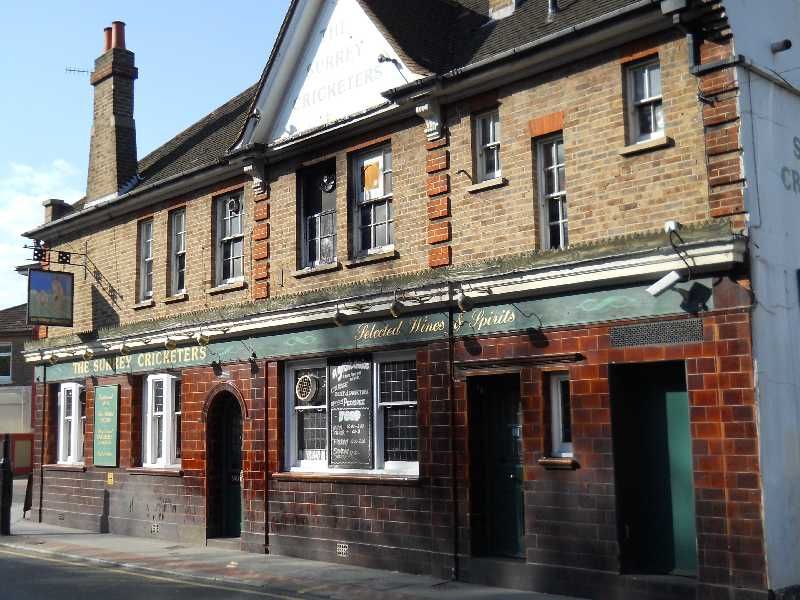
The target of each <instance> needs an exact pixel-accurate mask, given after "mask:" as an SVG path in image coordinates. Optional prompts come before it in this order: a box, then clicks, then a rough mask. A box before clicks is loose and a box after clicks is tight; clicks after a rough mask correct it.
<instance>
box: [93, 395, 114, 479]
mask: <svg viewBox="0 0 800 600" xmlns="http://www.w3.org/2000/svg"><path fill="white" fill-rule="evenodd" d="M118 448H119V386H118V385H100V386H98V387H96V388H94V464H95V466H97V467H116V466H118V458H117V449H118Z"/></svg>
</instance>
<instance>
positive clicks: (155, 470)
mask: <svg viewBox="0 0 800 600" xmlns="http://www.w3.org/2000/svg"><path fill="white" fill-rule="evenodd" d="M125 472H126V473H130V474H131V475H152V476H157V477H183V470H181V469H170V468H160V467H130V468H128V469H125Z"/></svg>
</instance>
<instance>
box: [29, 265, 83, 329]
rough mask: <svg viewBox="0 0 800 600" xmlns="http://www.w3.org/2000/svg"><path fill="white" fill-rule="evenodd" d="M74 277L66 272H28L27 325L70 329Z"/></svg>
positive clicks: (37, 270)
mask: <svg viewBox="0 0 800 600" xmlns="http://www.w3.org/2000/svg"><path fill="white" fill-rule="evenodd" d="M73 289H74V277H73V275H72V273H69V272H66V271H45V270H43V269H30V270H29V271H28V325H51V326H55V327H72V309H73Z"/></svg>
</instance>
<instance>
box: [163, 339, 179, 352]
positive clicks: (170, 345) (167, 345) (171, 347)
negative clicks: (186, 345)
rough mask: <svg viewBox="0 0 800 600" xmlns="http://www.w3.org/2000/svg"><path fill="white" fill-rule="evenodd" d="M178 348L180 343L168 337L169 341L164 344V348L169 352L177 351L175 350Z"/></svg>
mask: <svg viewBox="0 0 800 600" xmlns="http://www.w3.org/2000/svg"><path fill="white" fill-rule="evenodd" d="M177 347H178V342H177V341H175V339H174V338H169V337H168V338H167V341H166V342H164V348H166V349H167V350H175V348H177Z"/></svg>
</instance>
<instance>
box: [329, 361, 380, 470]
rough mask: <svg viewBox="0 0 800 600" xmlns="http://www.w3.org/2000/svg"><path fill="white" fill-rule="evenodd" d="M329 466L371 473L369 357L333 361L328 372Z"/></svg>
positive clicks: (370, 372) (370, 376)
mask: <svg viewBox="0 0 800 600" xmlns="http://www.w3.org/2000/svg"><path fill="white" fill-rule="evenodd" d="M328 373H329V375H328V377H329V381H328V415H329V417H328V418H329V423H328V439H329V440H330V452H329V453H328V465H329V466H331V467H338V468H344V469H371V468H372V467H373V464H374V462H375V461H374V457H373V451H372V404H373V400H372V360H371V359H370V357H357V358H348V359H346V360H340V361H332V362H330V363H329V368H328Z"/></svg>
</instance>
